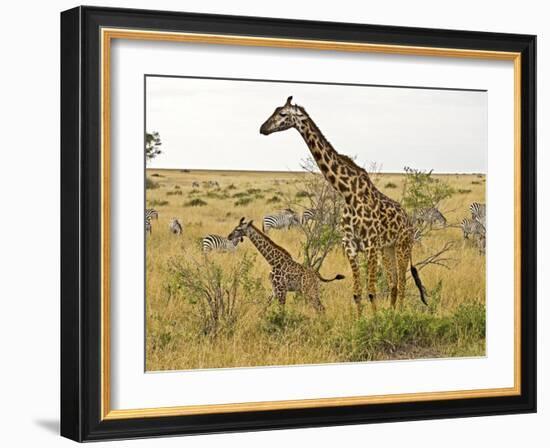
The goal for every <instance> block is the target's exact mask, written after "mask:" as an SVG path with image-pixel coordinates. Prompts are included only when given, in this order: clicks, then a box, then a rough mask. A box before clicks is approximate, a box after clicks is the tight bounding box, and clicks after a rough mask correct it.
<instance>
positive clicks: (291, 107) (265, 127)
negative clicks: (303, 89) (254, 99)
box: [260, 96, 305, 135]
mask: <svg viewBox="0 0 550 448" xmlns="http://www.w3.org/2000/svg"><path fill="white" fill-rule="evenodd" d="M291 101H292V97H291V96H289V97H288V99H287V100H286V103H285V105H284V106H281V107H277V108H276V109H275V111H274V112H273V113H272V114H271V117H269V118H268V119H267V120H266V122H265V123H264V124H262V126H261V127H260V134H263V135H269V134H271V133H273V132H279V131H286V130H287V129H290V128H292V127H295V126H296V124H297V123H298V122H299V121H300V120H301V119H302V118H304V116H305V113H304V110H303V109H302V108H301V107H300V106H297V105H296V104H291Z"/></svg>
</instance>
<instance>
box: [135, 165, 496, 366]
mask: <svg viewBox="0 0 550 448" xmlns="http://www.w3.org/2000/svg"><path fill="white" fill-rule="evenodd" d="M147 176H148V177H149V178H150V179H151V180H153V181H154V182H156V183H158V188H155V189H148V190H147V207H151V206H152V207H154V208H156V209H157V210H158V212H159V219H158V221H154V222H153V233H152V235H151V236H150V237H148V238H147V255H146V298H147V299H146V313H147V315H146V324H147V338H146V361H147V370H181V369H195V368H217V367H239V366H257V365H285V364H309V363H330V362H342V361H350V360H363V359H400V358H418V357H438V356H439V357H441V356H479V355H483V354H484V353H485V339H484V337H479V338H477V339H476V338H470V337H468V334H464V338H462V337H458V338H457V339H456V340H453V342H452V343H449V342H444V341H445V339H444V338H442V339H441V341H443V342H441V343H439V342H438V341H437V340H434V341H433V343H430V344H424V345H421V346H417V345H415V344H408V345H407V344H405V345H397V346H396V345H395V344H393V345H392V344H391V343H388V344H385V341H382V343H380V344H378V345H377V346H376V347H377V349H376V350H374V351H369V352H368V356H367V355H365V354H364V353H366V352H365V351H364V350H366V349H364V344H366V343H368V342H369V341H368V336H369V334H370V333H369V332H370V331H371V326H370V325H371V324H373V325H375V324H376V322H374V323H373V321H364V322H363V324H365V326H363V327H358V318H357V313H356V309H355V305H354V304H353V301H352V292H351V287H352V280H351V271H350V269H349V265H348V263H347V260H346V259H345V256H344V255H343V253H342V251H341V250H340V249H339V248H338V249H335V250H333V251H332V252H331V253H330V254H329V256H328V258H327V260H326V261H325V263H324V264H323V267H322V269H321V273H322V274H323V275H324V276H325V277H328V276H333V275H334V274H336V273H341V274H344V275H346V279H345V280H342V281H339V282H333V283H329V284H323V286H322V288H323V297H322V301H323V304H324V305H325V307H326V313H325V315H323V316H319V315H317V314H316V313H315V311H314V310H313V308H312V307H311V306H310V305H309V304H307V303H304V301H303V300H302V299H301V298H299V297H298V298H296V297H295V296H294V294H289V297H288V298H287V304H286V312H287V313H288V315H285V316H286V317H287V318H288V319H289V321H288V322H287V321H285V322H286V323H285V325H284V328H283V329H282V330H281V331H278V330H277V328H275V330H273V325H272V324H273V321H272V320H273V316H274V314H273V313H277V312H279V311H273V309H271V308H268V307H267V304H266V302H267V291H269V290H270V285H269V280H268V273H269V266H268V264H267V263H266V262H265V260H264V259H263V258H261V256H259V255H258V256H257V258H256V263H255V265H254V267H253V275H254V276H256V277H259V278H261V279H262V283H263V285H264V287H265V290H266V297H259V298H257V300H255V301H254V302H253V303H249V304H247V305H246V307H243V314H242V315H241V316H240V318H239V319H238V320H237V322H236V323H235V325H234V327H233V328H232V331H231V332H227V333H223V334H221V335H218V336H217V337H208V336H204V335H201V334H199V332H198V331H197V326H196V314H197V310H196V305H194V304H192V303H189V301H188V300H186V298H185V297H184V296H183V295H182V294H181V293H179V294H174V293H173V292H170V291H169V285H170V284H171V282H172V281H173V279H172V278H171V274H170V271H169V269H168V266H169V261H170V260H171V259H174V258H177V257H182V256H183V255H184V254H185V256H186V257H191V258H196V259H200V257H201V256H202V255H201V252H200V240H201V238H202V237H203V236H204V235H206V234H208V233H215V234H220V235H223V236H227V234H228V233H229V232H230V231H231V230H232V229H233V228H234V227H235V225H236V224H237V223H238V220H239V218H240V217H241V216H245V217H247V218H252V219H254V220H255V221H256V222H257V223H258V225H261V219H262V217H263V216H264V215H266V214H268V213H272V212H274V211H277V210H279V209H281V208H283V207H284V203H275V204H270V203H268V200H269V199H270V198H271V197H273V196H274V195H276V194H278V193H282V194H285V195H288V194H290V195H295V193H296V192H297V191H298V190H300V183H301V182H303V181H304V179H305V176H307V174H301V173H280V172H277V173H267V172H261V173H260V172H220V171H217V172H215V171H192V172H184V171H179V170H148V172H147ZM438 177H441V178H444V179H445V180H446V181H447V182H448V183H449V184H450V185H451V186H452V187H453V188H454V189H455V190H457V193H455V194H454V195H453V196H452V197H451V198H450V199H448V200H446V201H445V202H444V203H443V204H442V206H441V210H442V211H443V213H444V214H445V216H446V218H447V220H448V223H449V224H458V223H459V222H460V221H461V219H462V218H463V217H465V216H468V215H469V211H468V206H469V204H470V203H472V202H474V201H478V202H485V178H484V177H482V176H479V175H441V176H438ZM208 180H215V181H218V182H219V184H220V191H215V190H216V189H215V188H209V189H207V188H205V187H204V186H203V185H202V182H203V181H208ZM193 181H198V182H200V183H201V187H200V188H198V189H197V190H198V191H197V192H194V193H193V192H192V190H194V189H193V188H192V186H191V184H192V182H193ZM375 181H376V183H377V186H378V187H379V188H380V189H381V190H382V191H383V192H384V193H386V194H387V195H388V196H390V197H392V198H394V199H399V198H400V197H401V194H402V187H403V181H404V176H403V175H400V174H382V175H379V176H378V178H376V179H375ZM390 184H394V185H395V187H394V188H391V186H390ZM230 185H233V186H234V187H235V188H234V189H228V187H229V186H230ZM248 189H259V190H261V191H260V192H256V193H255V194H253V195H252V196H253V197H254V199H253V201H252V202H250V203H249V204H246V205H243V206H237V205H235V202H237V201H238V199H239V198H238V197H237V198H233V197H231V198H227V199H224V198H219V197H216V196H215V195H216V194H217V195H223V194H224V193H226V194H228V195H230V196H233V195H234V194H235V193H239V192H243V191H246V190H248ZM458 191H459V192H458ZM178 192H181V193H178ZM208 192H210V194H208ZM249 196H250V195H249ZM193 198H200V199H202V200H204V201H206V203H207V205H205V206H202V207H191V206H184V204H185V203H187V202H188V201H190V200H191V199H193ZM162 201H168V203H167V204H164V205H160V204H163V202H162ZM304 205H306V201H304ZM172 217H177V218H178V219H179V220H180V222H181V223H182V224H183V226H184V229H183V235H182V236H180V237H178V236H175V235H172V234H170V233H169V231H168V223H169V221H170V218H172ZM270 236H271V237H272V238H273V239H274V240H275V241H276V242H277V243H278V244H280V245H281V246H283V247H285V248H286V249H288V250H289V251H290V253H291V254H292V255H293V256H294V258H295V259H297V260H301V254H300V238H301V236H302V234H301V233H300V231H299V230H298V229H291V230H289V231H272V232H271V234H270ZM449 240H454V241H456V245H455V247H454V249H453V250H452V251H451V252H450V254H449V256H450V257H452V258H454V259H456V263H455V265H454V267H453V268H452V269H450V270H447V269H445V268H442V267H438V266H434V265H429V266H427V267H426V268H425V269H423V270H421V272H420V275H421V278H422V281H423V283H424V285H425V286H426V288H427V290H428V291H429V292H430V293H431V295H430V297H429V298H428V300H429V301H431V304H430V307H429V310H428V309H426V308H425V307H424V306H423V305H422V304H421V303H420V300H419V297H418V291H417V290H416V288H415V287H414V285H413V284H412V282H411V281H409V282H408V284H407V289H408V291H407V297H406V300H405V302H406V303H405V305H404V309H403V310H401V311H399V312H398V313H405V314H404V315H405V316H408V317H410V318H411V319H413V320H414V319H416V318H417V317H419V318H421V319H424V317H423V316H426V315H429V318H430V319H439V318H441V319H446V318H447V317H448V316H453V313H454V312H455V311H456V310H457V309H459V307H460V306H461V304H471V303H474V304H475V303H478V304H480V306H481V307H482V308H481V309H482V310H484V304H485V257H484V256H483V255H480V254H479V252H478V250H477V248H475V247H473V246H471V245H469V244H464V243H463V240H462V232H461V230H460V229H459V228H455V227H447V228H445V229H441V230H434V231H433V232H431V233H430V235H429V237H428V238H426V239H425V240H423V241H422V244H421V245H417V246H415V250H414V252H413V259H414V260H415V261H419V260H422V259H424V258H425V257H426V256H428V255H429V254H431V253H433V252H435V251H436V250H437V249H438V248H440V247H442V246H443V245H444V244H445V242H446V241H449ZM245 252H248V253H250V254H254V253H256V250H255V248H254V247H253V245H252V244H251V243H250V242H249V241H247V240H245V242H244V243H242V244H241V245H239V247H238V249H237V251H236V252H235V253H233V254H212V255H210V257H212V259H214V260H215V261H216V262H218V263H221V264H227V265H228V266H229V265H230V264H231V263H237V262H238V260H239V257H240V256H242V254H243V253H245ZM379 302H380V307H381V308H382V309H384V308H387V307H388V298H387V297H380V298H379ZM483 312H484V311H483ZM364 313H365V316H366V317H365V318H372V311H371V310H370V308H369V307H366V308H365V311H364ZM384 313H386V314H384ZM388 313H389V314H388ZM407 313H409V314H407ZM381 315H382V316H385V317H388V318H389V319H395V318H396V317H395V315H394V314H392V313H390V312H389V311H387V312H385V311H382V312H381ZM275 317H277V316H275ZM269 319H272V320H269ZM392 322H393V321H392ZM407 322H408V321H407ZM415 322H416V321H415ZM438 322H439V321H438ZM441 322H443V321H441ZM444 322H447V321H444ZM453 322H454V321H453ZM270 325H271V327H270ZM403 325H405V326H406V325H408V324H405V323H403ZM468 325H469V324H468ZM270 328H271V330H270ZM445 328H446V327H445ZM272 330H273V331H272ZM358 331H359V332H361V331H362V332H363V333H360V338H362V339H359V346H358V345H357V341H356V340H354V339H353V338H354V336H353V335H354V334H359V333H357V332H358ZM406 331H407V330H405V332H406ZM438 331H439V330H438ZM441 331H443V330H441ZM354 332H355V333H354ZM461 334H462V333H461ZM384 337H385V336H382V338H384ZM386 346H387V347H388V348H387V349H380V347H386ZM358 347H359V348H358ZM358 350H359V351H358ZM361 350H363V351H361Z"/></svg>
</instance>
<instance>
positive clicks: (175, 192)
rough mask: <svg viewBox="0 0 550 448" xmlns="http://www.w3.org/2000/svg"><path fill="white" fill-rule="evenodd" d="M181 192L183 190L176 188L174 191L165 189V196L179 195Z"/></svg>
mask: <svg viewBox="0 0 550 448" xmlns="http://www.w3.org/2000/svg"><path fill="white" fill-rule="evenodd" d="M182 194H183V192H182V191H181V190H176V191H167V192H166V196H174V195H175V196H181V195H182Z"/></svg>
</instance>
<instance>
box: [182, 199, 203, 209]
mask: <svg viewBox="0 0 550 448" xmlns="http://www.w3.org/2000/svg"><path fill="white" fill-rule="evenodd" d="M207 204H208V203H207V202H206V201H203V200H202V199H201V198H195V199H191V200H190V201H187V202H186V203H185V204H183V206H184V207H204V206H205V205H207Z"/></svg>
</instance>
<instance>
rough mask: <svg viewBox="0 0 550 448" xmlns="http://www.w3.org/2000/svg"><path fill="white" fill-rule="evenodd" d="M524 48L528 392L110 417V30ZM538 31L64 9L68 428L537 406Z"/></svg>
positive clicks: (125, 434)
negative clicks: (103, 335)
mask: <svg viewBox="0 0 550 448" xmlns="http://www.w3.org/2000/svg"><path fill="white" fill-rule="evenodd" d="M102 27H110V28H128V29H148V30H159V31H176V32H177V31H182V32H196V33H209V34H222V35H235V34H237V35H247V36H256V37H273V38H294V39H306V40H328V41H343V42H365V43H378V44H394V45H404V46H418V47H438V48H462V49H472V50H489V51H509V52H518V53H521V206H522V207H521V210H522V214H521V229H522V233H521V310H520V314H521V316H520V319H521V363H520V370H521V372H520V373H521V394H520V395H517V396H505V397H489V398H468V399H453V400H438V401H422V402H409V403H391V404H369V405H353V406H338V407H322V408H307V409H288V410H271V411H253V412H232V413H217V414H207V415H187V416H168V417H150V418H129V419H117V420H102V419H101V402H100V396H101V372H100V369H101V350H100V331H101V320H100V309H101V298H100V292H101V257H100V238H101V183H100V177H101V172H100V168H101V166H100V158H101V152H100V126H101V124H100V120H99V117H100V112H101V111H100V98H101V84H100V76H101V73H100V72H101V71H100V45H101V42H100V33H99V31H100V29H101V28H102ZM535 142H536V37H535V36H532V35H518V34H503V33H487V32H473V31H455V30H438V29H421V28H405V27H393V26H379V25H363V24H351V23H332V22H314V21H302V20H282V19H272V18H256V17H237V16H223V15H205V14H192V13H180V12H167V11H144V10H132V9H112V8H100V7H77V8H74V9H71V10H68V11H65V12H63V13H61V435H63V436H65V437H68V438H70V439H73V440H76V441H92V440H103V439H120V438H140V437H153V436H162V435H184V434H199V433H217V432H232V431H251V430H268V429H282V428H300V427H316V426H331V425H344V424H346V425H348V424H364V423H375V422H389V421H403V420H420V419H435V418H453V417H467V416H481V415H499V414H511V413H529V412H536V268H537V257H536V148H535Z"/></svg>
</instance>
